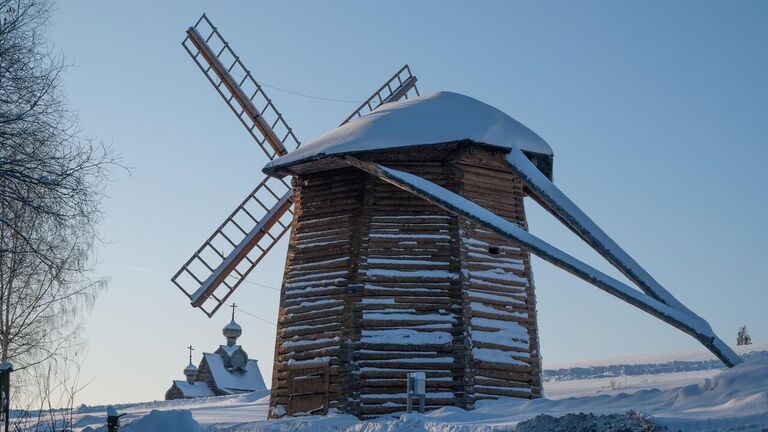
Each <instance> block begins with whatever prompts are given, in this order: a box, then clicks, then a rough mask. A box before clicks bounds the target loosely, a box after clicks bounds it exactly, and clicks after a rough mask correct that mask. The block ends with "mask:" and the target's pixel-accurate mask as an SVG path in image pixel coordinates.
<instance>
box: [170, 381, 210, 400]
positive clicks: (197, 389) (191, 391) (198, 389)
mask: <svg viewBox="0 0 768 432" xmlns="http://www.w3.org/2000/svg"><path fill="white" fill-rule="evenodd" d="M173 385H175V386H176V387H177V388H178V389H179V390H181V393H182V394H183V395H184V397H185V398H195V397H207V396H216V393H214V392H213V390H211V388H210V387H208V384H206V383H204V382H193V383H189V382H186V381H184V380H174V381H173Z"/></svg>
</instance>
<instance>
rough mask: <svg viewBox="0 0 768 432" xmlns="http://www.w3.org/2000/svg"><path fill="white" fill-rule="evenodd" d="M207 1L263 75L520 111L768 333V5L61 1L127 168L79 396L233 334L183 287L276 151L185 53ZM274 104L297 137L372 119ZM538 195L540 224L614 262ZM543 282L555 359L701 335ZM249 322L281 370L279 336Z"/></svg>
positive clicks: (584, 191)
mask: <svg viewBox="0 0 768 432" xmlns="http://www.w3.org/2000/svg"><path fill="white" fill-rule="evenodd" d="M204 11H205V12H207V13H208V14H209V16H210V17H211V19H212V20H213V21H214V23H215V24H216V25H218V26H219V27H220V29H221V31H222V32H223V34H224V36H225V37H226V38H228V39H229V41H230V43H231V44H232V45H233V46H234V48H235V49H236V51H237V52H238V53H239V55H240V56H241V58H242V59H243V61H244V62H245V63H246V65H247V66H248V67H249V68H250V69H251V70H252V72H253V73H254V75H255V77H256V79H257V80H260V81H262V82H264V83H267V84H270V85H273V86H276V87H280V88H285V89H290V90H292V91H295V92H301V93H308V94H313V95H318V96H323V97H328V98H335V99H343V100H361V99H364V98H365V97H367V96H368V95H369V94H370V93H371V92H372V91H373V90H374V89H375V88H376V87H378V86H379V85H380V84H381V82H382V81H383V80H385V79H386V78H387V77H388V76H389V75H390V74H391V73H393V72H394V71H395V70H397V69H398V68H399V67H400V66H401V65H402V64H403V63H406V62H407V63H409V64H410V65H411V67H412V70H413V71H414V73H415V74H416V75H417V76H418V77H419V87H420V89H421V90H422V92H423V93H428V92H431V91H437V90H452V91H457V92H461V93H465V94H468V95H470V96H473V97H475V98H477V99H480V100H482V101H484V102H487V103H489V104H491V105H494V106H496V107H498V108H499V109H501V110H503V111H505V112H507V113H508V114H510V115H512V116H513V117H515V118H516V119H517V120H519V121H521V122H522V123H524V124H526V125H527V126H528V127H530V128H531V129H533V130H534V131H536V132H537V133H538V134H539V135H541V136H542V137H543V138H544V139H545V140H547V141H548V142H549V143H550V145H551V146H552V147H553V148H554V151H555V155H556V156H555V181H556V183H557V184H558V186H559V187H560V188H561V189H562V190H563V191H564V192H565V193H566V194H568V195H569V196H570V197H571V198H572V199H573V200H574V201H575V202H576V203H577V204H579V205H580V206H581V207H582V208H583V209H584V210H585V211H586V212H587V213H588V214H589V215H590V216H591V217H592V218H593V219H594V220H595V221H596V222H597V223H598V224H599V225H600V226H601V227H602V228H603V229H604V230H605V231H606V232H608V233H609V234H610V235H612V236H613V237H614V239H616V240H617V241H618V243H619V244H621V245H622V246H623V247H624V248H625V249H626V250H627V251H628V252H629V253H630V254H631V255H633V256H634V257H635V258H636V259H637V260H638V261H639V262H640V263H641V264H642V265H644V266H645V268H646V269H647V270H648V271H649V272H650V273H651V274H653V275H654V276H655V277H656V278H657V279H658V280H659V281H660V282H661V283H662V284H664V285H665V286H666V287H667V288H668V289H669V290H670V291H671V292H673V293H674V294H675V295H677V296H678V298H679V299H680V300H681V301H683V302H684V303H686V304H687V305H688V306H689V307H690V308H691V309H693V310H694V311H696V312H697V313H699V314H700V315H702V316H703V317H705V318H707V319H708V320H709V321H710V323H711V324H712V325H713V327H714V328H715V330H716V331H717V332H719V333H720V335H721V336H722V337H723V338H724V339H726V340H727V341H729V342H731V341H733V340H734V339H735V335H736V331H737V329H738V327H739V326H740V325H742V324H746V325H748V326H749V328H750V330H751V333H752V336H753V339H754V340H755V341H756V342H765V340H766V338H768V330H766V328H767V327H768V318H767V317H768V314H766V313H765V310H766V305H767V303H768V302H766V300H765V294H764V292H765V288H766V287H765V277H764V274H765V265H766V264H765V263H766V260H767V259H768V253H766V251H765V245H766V244H767V243H768V235H766V231H765V229H764V222H765V221H766V220H768V204H767V203H768V193H767V192H766V185H768V174H766V171H765V170H764V168H763V165H764V163H765V162H766V160H768V132H767V131H766V124H768V121H767V120H768V104H766V100H768V86H767V85H766V82H765V77H766V76H768V57H766V55H765V42H766V40H768V27H767V26H765V20H766V17H768V4H767V3H764V2H757V1H742V2H736V3H727V4H726V3H715V2H699V1H696V2H694V1H677V2H662V1H651V2H634V3H633V2H627V1H610V2H608V1H606V2H544V3H543V4H542V3H539V2H536V3H534V2H530V3H522V2H484V3H479V2H473V3H470V2H443V1H440V2H438V1H427V2H418V3H416V2H404V1H390V2H385V3H381V2H378V3H374V2H367V3H364V4H358V3H353V2H339V3H328V2H274V4H272V3H265V2H235V1H232V2H200V1H174V2H170V1H169V2H149V1H134V2H130V3H127V2H122V3H118V2H102V1H67V2H60V3H59V4H58V5H57V10H56V12H55V17H54V19H53V25H52V28H51V32H50V36H51V40H52V41H53V42H54V43H55V45H56V48H57V49H58V50H61V51H62V52H63V53H64V54H65V55H66V56H67V58H68V59H69V60H70V61H71V62H72V63H73V64H74V67H72V68H71V69H70V71H69V73H68V74H67V76H66V78H65V81H66V86H67V92H68V95H69V97H70V99H71V102H72V104H73V106H76V107H77V108H78V109H79V112H80V116H81V119H82V125H83V128H84V130H85V131H86V132H87V133H88V134H90V135H92V136H94V137H97V138H99V139H101V140H103V141H105V142H107V143H110V144H112V145H113V146H114V148H115V149H116V150H118V151H119V152H120V153H122V155H123V158H124V162H125V164H127V165H129V166H130V167H132V173H131V175H127V174H126V173H123V172H116V173H115V176H114V181H113V183H112V184H110V186H109V189H108V195H109V199H108V200H107V201H106V210H107V218H106V220H105V222H104V224H103V227H102V233H103V236H104V238H105V240H106V243H104V244H102V245H101V246H100V247H99V249H100V253H99V256H100V265H99V272H100V273H101V274H103V275H106V276H109V277H110V279H111V283H110V288H109V290H108V291H107V292H105V293H104V294H103V295H102V296H101V297H100V298H99V300H98V302H97V303H96V307H95V309H94V310H93V312H92V313H90V314H89V316H88V318H87V322H86V326H85V329H84V331H85V336H86V337H87V338H88V339H89V347H90V348H89V353H88V355H87V357H85V358H84V364H83V370H82V375H83V380H84V381H88V382H90V384H89V385H88V386H87V387H86V389H85V390H84V391H83V393H82V394H81V402H85V403H98V402H118V401H135V400H151V399H161V398H162V397H163V394H164V391H165V390H166V388H167V387H168V386H169V384H170V380H171V379H179V378H181V377H182V374H181V369H182V368H183V367H184V366H185V364H186V356H187V354H186V350H185V349H184V347H185V346H187V345H189V344H190V343H191V344H192V345H194V346H195V347H197V348H199V349H200V350H205V351H211V350H213V349H215V347H216V346H217V345H218V344H219V343H221V342H223V337H222V336H221V333H220V330H221V327H222V326H223V325H224V324H225V323H226V320H227V318H226V317H225V316H224V314H223V313H222V314H219V315H217V316H216V317H214V318H213V319H210V320H209V319H207V318H205V317H204V315H203V314H202V313H201V312H199V311H196V310H193V309H192V308H191V307H189V305H188V304H187V302H186V298H185V297H183V296H182V294H181V293H180V292H178V291H177V290H176V288H174V287H173V286H172V285H171V283H170V282H169V278H170V276H171V275H172V274H173V273H174V272H175V271H176V270H177V268H178V267H179V265H180V264H182V263H183V262H184V261H185V260H186V259H187V258H188V257H189V255H190V254H191V252H192V251H194V250H195V249H196V248H197V247H198V246H199V244H200V243H201V242H202V240H204V239H205V238H206V237H207V236H208V235H209V234H210V232H211V231H212V230H213V229H214V228H215V227H216V226H217V225H218V224H219V223H221V221H222V220H223V218H224V217H225V216H226V215H227V214H228V213H229V212H230V211H231V210H232V209H233V208H234V206H235V205H236V204H237V203H238V202H239V201H240V200H241V199H242V198H243V197H244V196H245V195H246V194H247V193H248V192H249V191H250V190H251V189H252V188H253V187H254V186H255V185H256V183H257V182H258V181H259V180H260V179H261V176H262V174H261V172H260V168H261V166H262V165H263V164H264V162H265V160H264V157H263V156H262V155H261V154H260V151H259V149H258V148H257V146H256V145H255V144H254V143H253V142H251V141H250V138H249V137H248V136H247V134H246V132H245V131H244V130H243V129H242V126H241V125H240V124H239V123H238V121H237V120H236V118H235V117H234V116H233V115H232V114H231V112H229V111H228V108H227V107H226V106H225V105H224V103H223V102H222V101H221V100H219V97H218V95H216V94H215V92H214V91H213V89H212V88H211V87H210V85H209V84H208V83H207V82H206V80H205V79H204V77H203V76H202V75H201V73H200V72H199V71H198V70H197V69H196V67H195V66H194V64H193V63H192V61H191V60H190V59H189V58H188V57H187V54H186V52H185V51H184V50H183V49H182V48H181V46H180V42H181V40H182V39H183V37H184V31H185V29H186V28H187V27H188V26H189V25H191V24H192V23H194V22H195V21H196V20H197V18H198V17H199V15H200V14H201V13H202V12H204ZM269 94H270V96H272V98H273V99H274V100H275V102H276V104H277V106H278V107H279V109H280V110H281V111H282V112H283V113H284V114H285V116H286V118H287V120H288V122H289V123H290V124H291V126H292V127H293V128H294V129H295V130H296V131H297V133H298V135H299V138H300V139H301V140H302V141H304V142H308V141H310V140H311V139H312V138H313V137H315V136H317V135H319V134H321V133H323V132H325V131H327V130H328V129H330V128H332V127H333V126H335V125H336V124H338V123H339V121H341V120H342V119H343V118H345V117H346V115H347V114H348V113H349V112H350V111H351V110H352V109H354V108H355V106H354V104H351V103H343V102H328V101H321V100H316V99H308V98H305V97H300V96H296V95H292V94H289V93H285V92H281V91H275V90H272V91H269ZM527 205H528V209H529V222H530V226H531V230H532V231H533V232H535V233H536V234H538V235H540V236H541V237H543V238H544V239H546V240H548V241H550V242H552V243H554V244H555V245H557V246H559V247H561V248H562V249H565V250H566V251H569V252H571V253H573V254H575V255H577V256H578V257H580V258H582V259H584V260H586V261H587V262H589V263H590V264H593V265H595V266H596V267H598V268H600V269H602V270H604V271H610V272H611V274H615V272H613V271H611V269H610V267H609V266H608V265H607V264H606V263H605V262H603V260H601V259H600V258H599V257H598V256H597V255H596V254H595V253H593V252H592V251H591V250H589V248H588V247H586V246H585V245H583V244H582V243H581V242H580V241H579V240H578V239H576V238H575V237H574V236H573V235H572V234H571V233H570V232H569V231H568V230H566V229H565V228H563V227H561V226H560V225H559V223H557V222H556V221H554V220H553V219H552V218H551V217H550V216H549V215H548V214H546V213H545V212H543V211H542V210H541V209H539V208H537V206H536V204H535V203H533V202H527ZM284 254H285V244H281V246H280V247H278V248H277V249H276V250H275V251H274V253H273V254H272V255H271V256H270V257H269V258H268V259H267V260H266V261H265V262H264V263H263V264H262V265H260V266H259V267H258V268H257V269H256V270H255V271H254V272H253V273H252V275H251V277H250V280H251V281H253V282H255V283H258V284H261V285H265V286H268V287H272V288H267V287H260V286H256V285H253V284H250V285H243V286H242V287H241V288H240V290H239V291H238V292H237V293H236V294H235V296H234V300H235V301H237V303H239V304H241V305H242V308H243V310H244V311H247V312H249V313H251V314H254V315H257V316H259V317H262V318H264V319H266V320H268V321H274V320H275V317H276V314H277V301H278V291H277V290H275V289H274V288H275V287H279V285H280V280H281V277H282V273H281V272H282V267H283V259H284ZM534 274H535V281H536V288H537V295H538V309H539V318H540V326H541V345H542V354H543V357H544V364H545V366H546V365H547V364H555V363H562V362H567V361H570V360H582V359H591V358H600V357H609V356H622V355H632V354H645V353H653V352H659V351H676V350H688V349H696V348H697V346H698V345H697V343H696V342H695V341H694V340H693V339H691V338H690V337H688V336H686V335H684V334H682V333H680V332H679V331H677V330H675V329H673V328H671V327H669V326H666V325H664V324H663V323H661V322H658V321H656V320H654V319H653V318H651V317H649V316H647V315H645V314H643V313H642V312H639V311H637V310H635V309H633V308H631V307H630V306H628V305H626V304H624V303H622V302H621V301H619V300H617V299H614V298H612V297H609V296H607V295H605V294H604V293H602V292H600V291H598V290H596V289H594V288H592V287H590V286H588V285H586V284H585V283H583V282H581V281H579V280H577V279H575V278H574V277H572V276H570V275H567V274H565V273H563V272H562V271H559V270H558V269H556V268H554V267H552V266H550V265H549V264H547V263H544V262H542V261H540V260H535V261H534ZM239 321H240V322H241V324H242V325H243V327H244V333H243V337H242V339H241V342H242V343H243V345H244V347H245V349H246V350H247V351H248V353H249V354H250V356H251V357H254V358H257V359H258V360H259V362H260V365H261V368H262V372H263V373H264V374H265V378H269V375H270V374H271V361H272V351H273V347H274V345H273V344H274V327H273V326H272V325H270V324H268V323H266V322H263V321H260V320H258V319H256V318H253V317H250V316H247V315H244V314H241V315H240V319H239ZM199 353H200V351H197V352H196V354H197V355H199Z"/></svg>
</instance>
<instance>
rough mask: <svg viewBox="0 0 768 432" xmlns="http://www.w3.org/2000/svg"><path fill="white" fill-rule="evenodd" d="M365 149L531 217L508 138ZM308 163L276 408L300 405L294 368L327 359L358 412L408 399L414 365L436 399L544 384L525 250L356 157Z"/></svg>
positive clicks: (289, 265)
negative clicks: (503, 143)
mask: <svg viewBox="0 0 768 432" xmlns="http://www.w3.org/2000/svg"><path fill="white" fill-rule="evenodd" d="M363 157H365V158H367V159H369V160H375V161H377V162H379V163H381V164H384V165H385V166H389V167H392V168H395V169H399V170H403V171H408V172H411V173H414V174H417V175H420V176H422V177H424V178H426V179H428V180H430V181H433V182H435V183H437V184H440V185H442V186H444V187H446V188H448V189H451V190H453V191H456V192H459V193H461V194H462V195H464V196H466V197H468V198H469V199H472V200H475V201H477V202H478V204H480V205H483V206H485V207H487V208H489V209H491V210H493V211H495V212H497V214H499V215H500V216H502V217H505V218H507V219H508V220H511V221H514V222H516V223H518V224H520V225H521V226H523V227H525V226H526V220H525V212H524V208H523V189H522V185H521V183H520V181H519V180H517V179H516V178H515V176H514V175H513V174H511V173H510V172H509V170H508V169H505V168H504V164H503V160H502V159H500V158H501V157H502V155H501V153H500V152H499V151H498V150H492V149H487V148H481V147H478V146H471V145H467V144H464V143H452V144H445V145H440V146H434V147H431V148H429V149H425V148H421V149H420V150H419V151H417V152H414V151H407V150H406V151H392V152H387V153H378V154H366V155H364V156H363ZM325 166H333V165H328V164H326V165H325ZM307 172H311V174H307V175H304V176H302V177H300V178H298V179H297V180H295V182H294V183H295V188H294V202H295V214H294V220H293V230H292V233H291V239H290V243H289V253H288V257H287V260H286V269H285V277H284V282H283V288H282V292H281V303H280V313H279V317H278V321H279V322H278V329H277V341H276V347H275V364H274V372H273V382H272V401H271V406H272V408H273V410H272V411H271V412H272V415H273V416H274V415H276V414H277V413H281V412H283V409H287V407H289V403H290V398H291V393H290V388H292V387H291V384H290V383H289V382H288V381H289V378H290V377H291V376H292V375H295V373H294V372H292V368H297V367H305V366H306V365H307V364H313V363H316V362H327V363H328V368H329V369H328V370H329V373H328V393H327V394H328V404H327V406H328V407H330V408H337V409H340V410H342V411H345V412H349V413H351V414H355V415H358V416H361V417H367V416H371V415H377V414H383V413H387V412H395V411H402V410H404V409H405V400H406V399H405V393H406V379H405V378H406V375H407V373H408V372H412V371H424V372H426V374H427V377H428V378H427V392H428V396H427V408H435V407H439V406H445V405H454V406H459V407H463V408H472V407H473V404H474V401H475V400H477V399H482V398H487V397H495V396H501V395H503V396H518V397H525V398H529V397H538V396H540V395H541V382H540V372H541V365H540V360H539V351H538V334H537V328H536V302H535V296H534V289H533V280H532V274H531V268H530V256H529V254H528V253H527V252H526V251H523V250H520V249H519V248H515V247H512V246H510V245H509V244H508V243H507V242H506V241H504V240H503V239H502V238H500V237H498V236H497V235H495V234H494V233H490V232H488V231H486V230H483V229H480V228H477V227H475V226H474V225H473V224H472V223H470V222H469V221H466V220H464V219H463V218H458V217H456V216H453V215H451V214H449V213H447V212H446V211H444V210H442V209H440V208H438V207H437V206H434V205H432V204H430V203H427V202H426V201H423V200H421V199H419V198H417V197H415V196H413V195H411V194H409V193H407V192H404V191H402V190H400V189H398V188H396V187H394V186H392V185H390V184H388V183H384V182H382V181H380V180H378V179H376V178H374V177H372V176H370V175H368V174H367V173H364V172H363V171H360V170H358V169H356V168H352V167H346V168H341V169H339V168H334V169H331V170H327V171H326V170H316V169H315V170H312V169H309V170H307ZM278 406H281V407H282V408H283V409H280V408H277V407H278Z"/></svg>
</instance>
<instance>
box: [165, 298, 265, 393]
mask: <svg viewBox="0 0 768 432" xmlns="http://www.w3.org/2000/svg"><path fill="white" fill-rule="evenodd" d="M242 333H243V329H242V327H240V324H238V323H237V322H235V312H234V305H233V308H232V320H231V321H230V322H229V323H228V324H227V325H225V326H224V328H223V329H222V334H223V335H224V337H225V338H226V341H227V342H226V344H225V345H219V347H218V348H216V350H215V351H214V352H210V353H203V357H202V359H201V360H200V363H199V365H198V366H195V365H194V364H193V363H192V349H193V348H192V346H189V347H187V349H189V364H188V365H187V367H185V368H184V377H185V379H183V380H173V382H172V383H171V387H170V388H169V389H168V390H167V391H166V392H165V400H172V399H191V398H198V397H208V396H222V395H231V394H238V393H249V392H253V391H263V390H266V389H267V387H266V385H265V384H264V378H263V377H262V376H261V371H260V370H259V364H258V362H257V361H256V359H250V358H248V353H246V352H245V350H244V349H243V347H242V346H241V345H240V344H238V343H237V339H238V338H239V337H240V336H241V335H242Z"/></svg>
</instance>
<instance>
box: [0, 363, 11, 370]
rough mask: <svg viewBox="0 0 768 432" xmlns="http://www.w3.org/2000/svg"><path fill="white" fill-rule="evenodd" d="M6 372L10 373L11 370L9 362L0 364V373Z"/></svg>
mask: <svg viewBox="0 0 768 432" xmlns="http://www.w3.org/2000/svg"><path fill="white" fill-rule="evenodd" d="M7 370H10V371H12V370H13V365H12V364H11V362H7V361H6V362H2V363H0V371H7Z"/></svg>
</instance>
